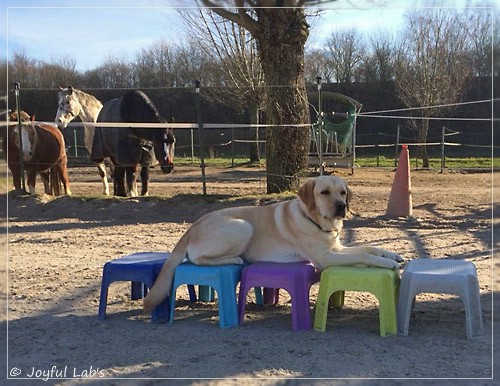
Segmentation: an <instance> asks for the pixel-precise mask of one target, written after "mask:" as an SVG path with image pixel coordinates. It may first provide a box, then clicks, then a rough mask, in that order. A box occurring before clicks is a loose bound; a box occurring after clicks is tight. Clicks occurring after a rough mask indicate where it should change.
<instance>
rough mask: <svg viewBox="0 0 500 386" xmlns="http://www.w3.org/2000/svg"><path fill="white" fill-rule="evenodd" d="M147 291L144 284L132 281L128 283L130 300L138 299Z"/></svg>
mask: <svg viewBox="0 0 500 386" xmlns="http://www.w3.org/2000/svg"><path fill="white" fill-rule="evenodd" d="M146 292H147V287H146V286H145V284H143V283H141V282H138V281H133V282H132V283H131V285H130V300H138V299H142V298H144V296H145V294H146Z"/></svg>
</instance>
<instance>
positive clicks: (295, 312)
mask: <svg viewBox="0 0 500 386" xmlns="http://www.w3.org/2000/svg"><path fill="white" fill-rule="evenodd" d="M290 292H291V295H292V330H293V331H301V330H302V331H306V330H310V329H311V309H310V303H309V284H308V283H307V282H306V281H305V280H297V281H296V282H295V284H294V285H293V290H291V291H290Z"/></svg>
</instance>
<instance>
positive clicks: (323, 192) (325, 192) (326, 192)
mask: <svg viewBox="0 0 500 386" xmlns="http://www.w3.org/2000/svg"><path fill="white" fill-rule="evenodd" d="M321 194H325V195H328V194H330V191H329V190H326V189H325V190H322V191H321Z"/></svg>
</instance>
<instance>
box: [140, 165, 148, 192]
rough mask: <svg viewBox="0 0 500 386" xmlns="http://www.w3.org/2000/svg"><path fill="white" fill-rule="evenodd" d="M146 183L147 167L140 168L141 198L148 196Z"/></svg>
mask: <svg viewBox="0 0 500 386" xmlns="http://www.w3.org/2000/svg"><path fill="white" fill-rule="evenodd" d="M148 182H149V166H147V165H146V166H142V167H141V185H142V186H141V196H149V193H148Z"/></svg>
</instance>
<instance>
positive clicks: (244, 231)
mask: <svg viewBox="0 0 500 386" xmlns="http://www.w3.org/2000/svg"><path fill="white" fill-rule="evenodd" d="M252 236H253V227H252V225H251V224H250V223H249V222H248V221H245V220H241V219H226V220H222V221H221V222H219V223H218V224H217V226H216V227H210V228H208V229H206V230H205V232H204V234H203V236H202V237H199V238H197V239H196V240H193V239H191V242H190V244H189V247H188V250H187V254H188V257H189V260H190V261H191V262H192V263H194V264H197V265H220V264H243V259H242V258H241V255H242V254H243V253H244V252H245V251H246V249H247V247H248V244H249V243H250V240H251V239H252Z"/></svg>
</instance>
